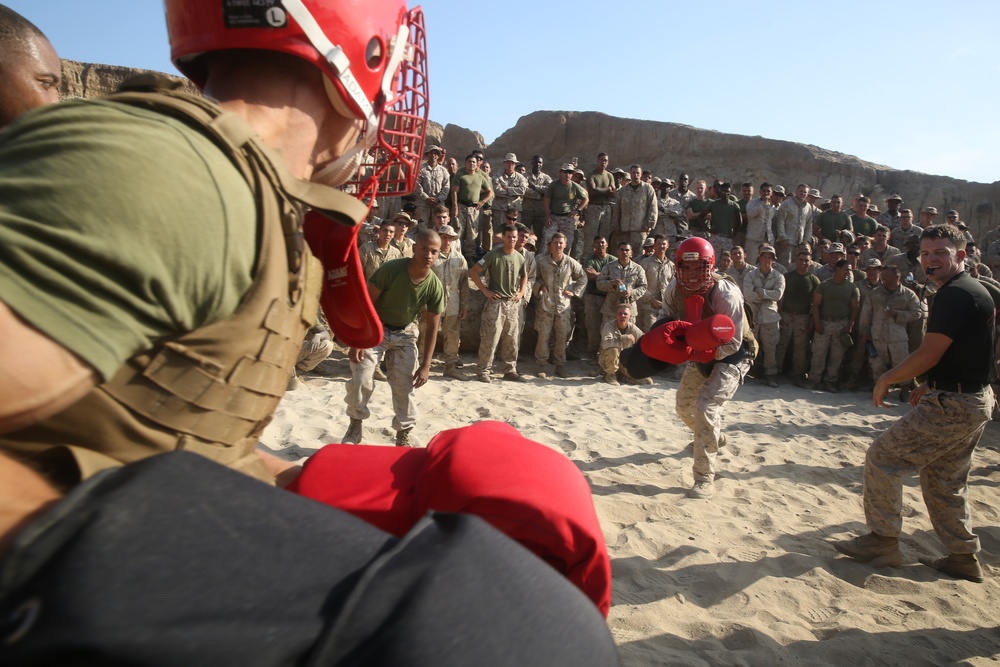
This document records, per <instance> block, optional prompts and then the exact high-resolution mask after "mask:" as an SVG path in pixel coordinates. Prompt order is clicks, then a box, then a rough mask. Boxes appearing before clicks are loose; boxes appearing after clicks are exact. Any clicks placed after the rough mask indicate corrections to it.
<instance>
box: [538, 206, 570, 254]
mask: <svg viewBox="0 0 1000 667" xmlns="http://www.w3.org/2000/svg"><path fill="white" fill-rule="evenodd" d="M576 231H577V230H576V218H575V217H574V216H571V215H555V214H552V224H551V225H547V226H546V227H544V228H543V229H542V246H543V247H545V248H548V247H549V241H551V240H552V237H553V236H555V233H556V232H562V233H563V234H565V235H566V248H567V249H569V248H572V247H573V242H574V239H576Z"/></svg>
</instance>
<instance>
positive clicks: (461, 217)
mask: <svg viewBox="0 0 1000 667" xmlns="http://www.w3.org/2000/svg"><path fill="white" fill-rule="evenodd" d="M481 219H482V211H480V210H479V209H478V208H476V207H475V206H462V205H461V204H459V205H458V219H457V220H455V221H454V224H456V225H457V227H458V228H457V229H456V230H455V233H457V234H458V237H459V239H461V243H462V254H463V255H469V254H472V253H474V252H475V249H476V244H477V243H478V242H479V225H480V223H481Z"/></svg>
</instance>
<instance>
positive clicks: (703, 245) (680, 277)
mask: <svg viewBox="0 0 1000 667" xmlns="http://www.w3.org/2000/svg"><path fill="white" fill-rule="evenodd" d="M674 263H676V264H677V284H678V285H679V286H680V287H681V288H682V289H683V291H685V292H686V293H688V294H699V293H703V292H706V291H707V290H708V289H709V288H710V287H711V286H712V284H713V282H714V278H712V269H713V268H714V267H715V248H713V247H712V244H711V243H709V242H708V241H706V240H705V239H703V238H700V237H698V236H692V237H690V238H687V239H684V240H683V241H681V243H680V245H678V246H677V250H675V251H674Z"/></svg>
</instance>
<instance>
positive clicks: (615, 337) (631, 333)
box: [600, 304, 653, 385]
mask: <svg viewBox="0 0 1000 667" xmlns="http://www.w3.org/2000/svg"><path fill="white" fill-rule="evenodd" d="M641 336H642V331H640V330H639V327H637V326H635V324H633V323H632V308H631V307H630V306H628V305H627V304H623V305H621V306H618V309H617V310H616V311H615V318H614V319H613V320H611V321H610V322H606V323H605V324H604V326H603V327H602V328H601V354H600V364H601V370H602V371H603V372H604V381H605V382H607V383H608V384H614V385H617V384H619V382H618V378H619V377H621V378H622V380H624V381H625V382H627V383H629V384H653V380H652V379H650V378H648V377H647V378H642V379H639V380H636V379H633V378H632V377H630V376H629V375H628V372H627V371H626V370H625V369H624V368H622V367H621V365H620V363H619V362H620V359H621V352H622V350H625V349H627V348H630V347H632V346H633V345H635V343H636V341H637V340H639V338H640V337H641Z"/></svg>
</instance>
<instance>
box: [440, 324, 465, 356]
mask: <svg viewBox="0 0 1000 667" xmlns="http://www.w3.org/2000/svg"><path fill="white" fill-rule="evenodd" d="M461 330H462V320H460V319H458V315H444V316H442V317H441V338H442V341H441V342H442V345H441V352H442V354H443V355H444V363H445V364H453V363H455V362H456V361H458V346H459V345H460V344H461V342H462V341H461V337H460V335H459V334H460V333H461Z"/></svg>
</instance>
